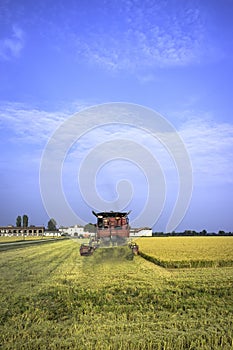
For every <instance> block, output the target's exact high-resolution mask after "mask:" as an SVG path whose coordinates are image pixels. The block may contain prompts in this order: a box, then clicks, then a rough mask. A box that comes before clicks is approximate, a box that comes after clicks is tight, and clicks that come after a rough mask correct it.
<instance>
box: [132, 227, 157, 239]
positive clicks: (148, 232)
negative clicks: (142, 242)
mask: <svg viewBox="0 0 233 350" xmlns="http://www.w3.org/2000/svg"><path fill="white" fill-rule="evenodd" d="M130 237H152V229H151V228H148V227H142V228H132V229H130Z"/></svg>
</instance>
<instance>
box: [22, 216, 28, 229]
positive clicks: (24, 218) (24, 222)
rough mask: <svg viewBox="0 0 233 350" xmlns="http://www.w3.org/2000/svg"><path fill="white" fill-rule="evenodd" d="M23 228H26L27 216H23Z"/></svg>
mask: <svg viewBox="0 0 233 350" xmlns="http://www.w3.org/2000/svg"><path fill="white" fill-rule="evenodd" d="M23 227H28V216H27V215H24V216H23Z"/></svg>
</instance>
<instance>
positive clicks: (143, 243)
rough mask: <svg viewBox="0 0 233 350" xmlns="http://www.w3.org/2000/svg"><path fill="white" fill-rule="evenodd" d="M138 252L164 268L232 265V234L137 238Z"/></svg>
mask: <svg viewBox="0 0 233 350" xmlns="http://www.w3.org/2000/svg"><path fill="white" fill-rule="evenodd" d="M137 243H138V244H139V245H140V251H141V255H142V256H143V257H144V258H146V259H148V260H150V261H152V262H154V263H156V264H158V265H160V266H163V267H166V268H182V267H217V266H233V237H149V238H139V239H138V240H137Z"/></svg>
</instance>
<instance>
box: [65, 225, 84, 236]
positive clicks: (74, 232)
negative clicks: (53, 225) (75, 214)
mask: <svg viewBox="0 0 233 350" xmlns="http://www.w3.org/2000/svg"><path fill="white" fill-rule="evenodd" d="M59 232H60V233H61V234H67V235H69V236H72V237H86V236H87V237H89V236H90V233H89V232H85V231H84V227H83V226H80V225H74V226H70V227H60V228H59Z"/></svg>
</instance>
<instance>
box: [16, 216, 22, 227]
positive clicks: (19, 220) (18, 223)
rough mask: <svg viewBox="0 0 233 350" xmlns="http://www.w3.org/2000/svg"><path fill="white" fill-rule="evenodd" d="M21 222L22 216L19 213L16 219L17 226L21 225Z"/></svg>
mask: <svg viewBox="0 0 233 350" xmlns="http://www.w3.org/2000/svg"><path fill="white" fill-rule="evenodd" d="M21 223H22V220H21V216H20V215H18V216H17V219H16V226H17V227H21Z"/></svg>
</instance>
